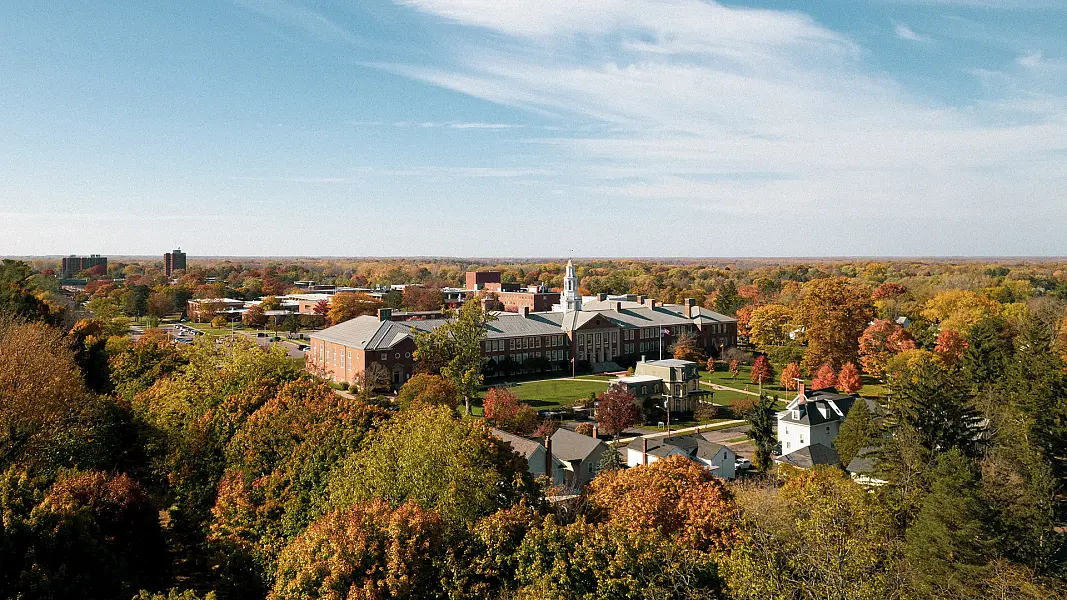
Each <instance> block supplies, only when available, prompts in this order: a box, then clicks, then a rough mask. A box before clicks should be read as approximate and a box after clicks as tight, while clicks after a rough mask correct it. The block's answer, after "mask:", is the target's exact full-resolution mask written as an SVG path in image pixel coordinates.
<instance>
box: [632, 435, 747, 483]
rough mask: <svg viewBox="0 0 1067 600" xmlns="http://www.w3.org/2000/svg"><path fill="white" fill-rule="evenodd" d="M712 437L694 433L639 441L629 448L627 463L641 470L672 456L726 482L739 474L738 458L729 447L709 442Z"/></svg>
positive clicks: (636, 439)
mask: <svg viewBox="0 0 1067 600" xmlns="http://www.w3.org/2000/svg"><path fill="white" fill-rule="evenodd" d="M708 435H709V434H704V433H692V434H686V435H674V436H671V437H654V438H635V439H634V440H633V441H632V442H630V443H629V444H628V445H627V446H626V464H627V466H630V467H637V466H640V465H646V464H651V463H654V462H656V461H657V460H660V459H662V458H667V457H670V456H684V457H686V458H688V459H690V460H692V461H694V462H696V463H698V464H700V465H701V466H703V467H704V468H706V469H708V470H709V471H711V472H712V473H714V474H715V475H717V476H718V477H722V478H723V479H733V478H734V477H736V475H737V473H736V470H735V466H734V461H736V460H737V455H736V454H735V453H734V451H733V450H731V449H729V448H727V447H726V446H724V445H722V444H719V443H716V442H713V441H711V440H709V439H708Z"/></svg>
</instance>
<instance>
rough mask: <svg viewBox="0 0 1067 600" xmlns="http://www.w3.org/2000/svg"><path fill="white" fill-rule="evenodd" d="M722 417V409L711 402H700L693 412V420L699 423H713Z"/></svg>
mask: <svg viewBox="0 0 1067 600" xmlns="http://www.w3.org/2000/svg"><path fill="white" fill-rule="evenodd" d="M721 416H722V407H721V406H719V405H717V404H712V403H710V402H700V403H698V404H697V407H696V410H694V411H693V418H694V419H696V420H697V421H712V420H715V419H718V418H720V417H721Z"/></svg>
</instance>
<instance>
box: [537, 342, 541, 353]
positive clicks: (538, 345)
mask: <svg viewBox="0 0 1067 600" xmlns="http://www.w3.org/2000/svg"><path fill="white" fill-rule="evenodd" d="M537 347H538V348H540V347H541V338H537ZM538 354H539V355H540V353H538Z"/></svg>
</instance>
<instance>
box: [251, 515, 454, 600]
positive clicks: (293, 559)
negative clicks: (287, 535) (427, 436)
mask: <svg viewBox="0 0 1067 600" xmlns="http://www.w3.org/2000/svg"><path fill="white" fill-rule="evenodd" d="M446 531H447V527H446V524H445V523H444V522H443V521H442V519H441V516H440V515H439V514H437V513H436V512H434V511H430V510H426V509H424V508H421V507H420V506H419V505H418V504H417V503H415V502H406V503H403V504H401V505H399V506H397V507H396V508H391V507H390V505H389V504H388V503H387V502H383V501H381V500H372V501H370V502H366V503H360V504H355V505H353V506H351V507H348V508H344V509H340V510H336V511H333V512H330V513H327V514H326V515H324V516H323V517H322V518H321V519H319V520H318V521H316V522H315V523H314V524H312V526H311V527H309V528H308V529H307V531H305V532H304V533H302V534H301V535H300V536H299V537H297V538H296V539H295V540H294V541H293V543H292V544H290V545H289V546H288V547H286V549H285V551H284V552H283V553H282V555H281V558H280V559H279V561H278V569H277V573H276V575H275V577H274V587H273V589H272V590H271V592H270V595H269V596H267V597H268V599H269V600H311V599H314V598H322V597H336V598H419V597H426V596H427V594H426V592H428V591H429V590H432V589H435V588H437V587H438V586H440V584H441V577H442V573H441V571H440V567H439V566H438V565H439V564H441V563H442V559H443V558H444V556H445V553H446V551H447V550H446V548H447V547H448V545H447V544H445V543H444V542H445V535H446Z"/></svg>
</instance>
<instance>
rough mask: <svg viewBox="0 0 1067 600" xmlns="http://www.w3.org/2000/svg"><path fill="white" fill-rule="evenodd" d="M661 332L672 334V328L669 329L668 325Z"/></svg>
mask: <svg viewBox="0 0 1067 600" xmlns="http://www.w3.org/2000/svg"><path fill="white" fill-rule="evenodd" d="M660 333H662V334H663V335H670V334H671V330H670V329H667V328H666V327H664V328H663V330H662V331H660Z"/></svg>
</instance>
